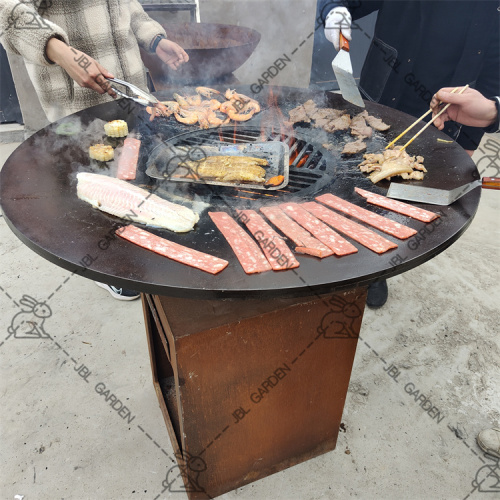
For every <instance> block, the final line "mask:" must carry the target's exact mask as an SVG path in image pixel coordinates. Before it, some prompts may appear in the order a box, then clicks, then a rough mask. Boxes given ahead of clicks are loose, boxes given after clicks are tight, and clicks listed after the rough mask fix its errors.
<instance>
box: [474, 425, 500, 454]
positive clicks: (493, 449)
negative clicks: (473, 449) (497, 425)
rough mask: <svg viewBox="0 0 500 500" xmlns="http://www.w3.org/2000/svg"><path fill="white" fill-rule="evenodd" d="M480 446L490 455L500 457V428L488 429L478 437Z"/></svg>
mask: <svg viewBox="0 0 500 500" xmlns="http://www.w3.org/2000/svg"><path fill="white" fill-rule="evenodd" d="M476 441H477V444H478V445H479V448H481V449H482V450H483V451H484V452H485V453H487V454H488V455H493V456H494V457H497V458H500V429H486V430H484V431H481V432H480V433H479V434H478V435H477V438H476Z"/></svg>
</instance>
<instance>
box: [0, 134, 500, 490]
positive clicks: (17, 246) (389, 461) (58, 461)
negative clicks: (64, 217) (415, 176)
mask: <svg viewBox="0 0 500 500" xmlns="http://www.w3.org/2000/svg"><path fill="white" fill-rule="evenodd" d="M488 140H489V141H490V142H489V143H488V147H489V149H484V145H483V146H482V148H481V149H482V150H483V153H478V154H477V156H476V157H475V160H476V162H477V163H478V166H479V170H480V171H481V172H483V175H495V174H497V175H498V168H499V167H500V163H499V157H498V154H497V155H496V156H495V155H494V154H492V151H493V150H494V149H495V148H496V149H497V150H498V148H499V147H500V143H499V142H498V140H496V142H491V141H493V139H492V138H491V137H488ZM15 147H16V144H10V145H4V146H1V147H0V160H1V163H2V164H3V162H4V161H5V159H6V158H7V157H8V155H9V154H10V152H11V151H12V150H13V149H14V148H15ZM485 154H486V156H485ZM499 209H500V196H499V193H497V192H494V191H483V194H482V199H481V204H480V207H479V211H478V214H477V216H476V218H475V220H474V221H473V223H472V225H471V227H470V228H469V229H468V230H467V231H466V233H465V234H464V235H463V236H462V237H461V238H460V239H459V240H458V241H457V242H456V243H455V244H454V245H453V246H452V247H451V248H449V249H448V250H446V251H445V252H444V253H442V254H441V255H439V256H438V257H436V258H434V259H433V260H431V261H429V262H427V263H426V264H424V265H422V266H420V267H418V268H416V269H414V270H412V271H410V272H408V273H405V274H404V275H400V276H398V277H396V278H394V279H391V280H390V296H389V301H388V303H387V305H386V306H385V307H383V308H382V309H380V310H376V311H373V310H367V311H366V313H365V317H364V320H363V326H362V330H361V337H362V339H363V341H360V342H359V344H358V350H357V354H356V359H355V363H354V368H353V374H352V379H351V384H350V389H349V393H348V395H347V401H346V404H345V409H344V415H343V423H344V426H343V430H342V431H341V433H340V434H339V439H338V444H337V449H336V450H335V451H333V452H330V453H327V454H325V455H323V456H320V457H317V458H315V459H313V460H310V461H308V462H306V463H303V464H300V465H297V466H295V467H292V468H290V469H287V470H285V471H282V472H280V473H278V474H275V475H272V476H270V477H268V478H266V479H263V480H260V481H257V482H256V483H254V484H250V485H247V486H245V487H243V488H240V489H238V490H236V491H232V492H230V493H227V494H225V495H223V496H222V497H220V498H222V499H226V500H230V499H237V498H241V499H258V500H260V499H262V500H264V499H265V500H267V499H276V500H278V499H280V500H281V499H283V500H285V499H286V500H289V499H307V500H313V499H320V498H330V499H343V498H347V497H356V498H366V499H373V498H378V499H400V498H408V499H421V498H425V499H465V498H477V499H482V498H484V499H487V498H488V499H492V498H500V483H499V482H498V474H499V473H500V469H499V468H498V463H497V464H496V465H495V463H494V462H493V460H491V459H488V458H487V457H485V456H484V455H483V453H482V452H481V450H480V449H479V448H478V446H477V444H476V442H475V436H476V434H477V433H478V432H479V431H480V430H481V429H484V428H487V427H491V426H494V425H497V426H498V425H499V424H500V397H499V387H500V368H499V363H498V360H499V359H500V340H499V337H498V320H499V314H498V303H499V298H500V290H499V285H498V282H499V271H498V257H499V254H498V245H499V230H498V227H499V225H498V221H499V218H498V214H499ZM24 295H29V296H31V297H33V298H34V299H36V300H38V301H43V300H47V301H48V304H49V306H50V309H51V315H50V316H49V317H47V320H46V322H45V324H44V329H45V330H46V331H47V332H48V333H49V334H50V336H51V337H52V339H18V338H14V337H13V336H11V337H10V338H8V337H9V327H11V325H12V324H13V322H16V321H17V319H15V318H16V315H18V314H19V312H20V308H19V307H18V306H19V305H20V301H21V299H22V297H23V296H24ZM0 311H1V317H0V357H1V379H0V380H1V382H0V384H1V385H0V394H1V401H2V404H1V407H0V408H1V409H0V412H1V413H0V415H1V416H0V418H1V433H2V438H1V442H2V446H1V448H0V455H1V460H2V464H3V465H2V468H1V472H0V477H1V490H0V497H1V498H2V499H22V498H24V499H25V500H30V499H54V498H64V499H71V500H73V499H74V500H79V499H110V500H115V499H116V500H118V499H120V500H121V499H138V498H144V499H151V500H153V499H157V498H158V499H170V498H172V499H178V500H182V499H186V498H187V496H186V494H185V493H184V492H182V491H168V490H167V491H163V490H164V487H163V485H162V482H163V481H164V480H165V479H166V475H167V473H168V471H169V469H170V468H171V467H172V466H173V464H172V462H171V460H170V458H169V457H171V456H173V450H172V447H171V445H170V442H169V438H168V435H167V431H166V428H165V425H164V422H163V419H162V415H161V412H160V409H159V407H158V401H157V399H156V394H155V392H154V389H153V385H152V379H151V370H150V363H149V357H148V349H147V344H146V336H145V332H144V325H143V317H142V310H141V305H140V303H139V301H136V302H133V303H123V302H118V301H116V300H113V299H112V298H111V297H110V296H109V295H108V294H107V292H105V291H104V290H102V289H100V288H98V287H96V285H95V284H94V283H93V282H92V281H89V280H87V279H84V278H81V277H78V276H71V275H70V273H68V272H67V271H65V270H63V269H60V268H58V267H56V266H54V265H53V264H50V263H48V262H47V261H45V260H44V259H42V258H41V257H39V256H38V255H36V254H35V253H34V252H32V251H31V250H29V249H28V248H27V247H26V246H24V245H23V244H22V243H21V242H20V241H19V240H18V239H17V238H16V237H15V236H14V234H13V233H12V232H11V231H10V229H9V228H8V227H7V225H6V223H5V220H4V219H3V218H2V217H1V216H0ZM375 352H376V353H377V354H378V355H376V354H375ZM381 357H383V358H384V359H385V360H386V361H387V364H386V365H384V364H383V363H382V361H381V360H380V358H381ZM391 364H393V365H394V367H395V368H396V369H397V371H399V372H400V373H399V375H397V374H396V372H395V371H390V370H389V368H388V367H389V366H390V365H391ZM82 365H83V366H84V367H83V368H80V367H81V366H82ZM77 370H79V371H77ZM386 370H388V371H386ZM89 372H90V373H89ZM389 374H392V375H393V376H394V378H393V377H391V376H390V375H389ZM395 379H397V380H395ZM99 383H100V384H101V385H100V387H101V388H103V389H102V390H105V389H104V386H105V388H106V389H110V391H111V392H112V393H113V394H115V395H116V396H117V398H118V399H120V400H121V401H122V402H123V403H124V404H125V405H126V406H127V407H128V409H129V411H130V413H131V415H132V416H133V417H134V419H133V421H131V422H129V421H127V420H124V419H123V418H122V417H121V416H120V415H119V414H118V413H117V412H116V411H115V410H114V409H113V408H111V407H110V404H109V403H106V401H105V399H104V398H103V397H102V396H101V395H100V394H99V393H98V392H97V391H96V386H97V384H99ZM415 391H419V392H418V393H415ZM410 392H411V394H410ZM422 395H424V396H425V397H424V398H422V397H420V399H418V398H419V396H422ZM416 400H417V401H416ZM431 403H432V405H431ZM431 406H432V407H434V409H433V410H432V409H431V410H429V411H428V412H426V411H425V410H427V409H429V408H431ZM129 420H130V418H129ZM495 467H497V468H496V474H497V476H496V477H495V469H494V468H495ZM478 483H479V485H480V486H479V488H478V486H477V484H478ZM174 489H175V488H174ZM162 491H163V493H162ZM483 492H489V495H482V493H483Z"/></svg>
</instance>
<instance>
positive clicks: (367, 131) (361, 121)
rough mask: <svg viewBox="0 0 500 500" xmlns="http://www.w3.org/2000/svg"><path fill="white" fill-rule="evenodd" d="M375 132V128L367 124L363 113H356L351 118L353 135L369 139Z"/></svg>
mask: <svg viewBox="0 0 500 500" xmlns="http://www.w3.org/2000/svg"><path fill="white" fill-rule="evenodd" d="M372 134H373V129H372V128H371V127H369V126H368V125H367V124H366V120H365V118H364V116H363V113H360V114H359V115H356V116H355V117H354V118H353V119H352V120H351V135H354V136H356V137H359V138H360V139H364V138H366V139H369V138H370V137H371V136H372Z"/></svg>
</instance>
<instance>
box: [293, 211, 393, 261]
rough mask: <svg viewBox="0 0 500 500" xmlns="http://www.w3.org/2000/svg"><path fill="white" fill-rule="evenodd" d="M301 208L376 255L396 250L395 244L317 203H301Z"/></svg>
mask: <svg viewBox="0 0 500 500" xmlns="http://www.w3.org/2000/svg"><path fill="white" fill-rule="evenodd" d="M301 206H302V207H304V208H305V209H306V210H307V211H308V212H311V213H312V214H313V215H315V216H316V217H318V219H321V220H322V221H323V222H326V223H327V224H329V225H330V226H333V227H334V228H335V229H337V230H338V231H340V232H341V233H344V234H346V235H347V236H349V237H350V238H352V239H353V240H356V241H357V242H358V243H361V244H362V245H364V246H365V247H367V248H369V249H370V250H373V251H374V252H376V253H384V252H387V251H388V250H390V249H391V248H397V245H396V243H393V242H392V241H389V240H386V239H385V238H383V237H382V236H380V235H378V234H377V233H374V232H373V231H372V230H370V229H367V228H366V227H364V226H362V225H361V224H358V223H357V222H353V221H352V220H349V219H346V218H345V217H343V216H342V215H339V214H337V213H336V212H333V211H332V210H329V209H328V208H326V207H324V206H323V205H320V204H319V203H315V202H313V201H311V202H309V203H303V204H302V205H301Z"/></svg>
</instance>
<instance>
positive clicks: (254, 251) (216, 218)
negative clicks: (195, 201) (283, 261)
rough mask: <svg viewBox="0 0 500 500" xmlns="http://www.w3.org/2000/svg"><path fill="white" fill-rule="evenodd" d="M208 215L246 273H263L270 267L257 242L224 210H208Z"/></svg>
mask: <svg viewBox="0 0 500 500" xmlns="http://www.w3.org/2000/svg"><path fill="white" fill-rule="evenodd" d="M208 215H209V216H210V218H211V219H212V221H213V222H214V224H215V225H216V226H217V228H218V229H219V231H220V232H221V233H222V234H223V235H224V238H226V240H227V242H228V243H229V245H230V246H231V248H232V249H233V251H234V253H235V254H236V257H237V258H238V260H239V262H240V264H241V266H242V267H243V270H244V271H245V273H247V274H254V273H263V272H264V271H270V270H271V269H272V268H271V266H270V264H269V262H267V259H266V258H265V256H264V254H263V253H262V252H261V251H260V249H259V247H258V246H257V243H255V241H253V240H252V238H251V237H250V236H249V235H248V234H247V233H246V232H245V231H244V230H243V228H242V227H241V226H240V225H239V224H238V223H237V222H236V221H235V220H234V219H233V218H232V217H231V216H230V215H228V214H227V213H226V212H208Z"/></svg>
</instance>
